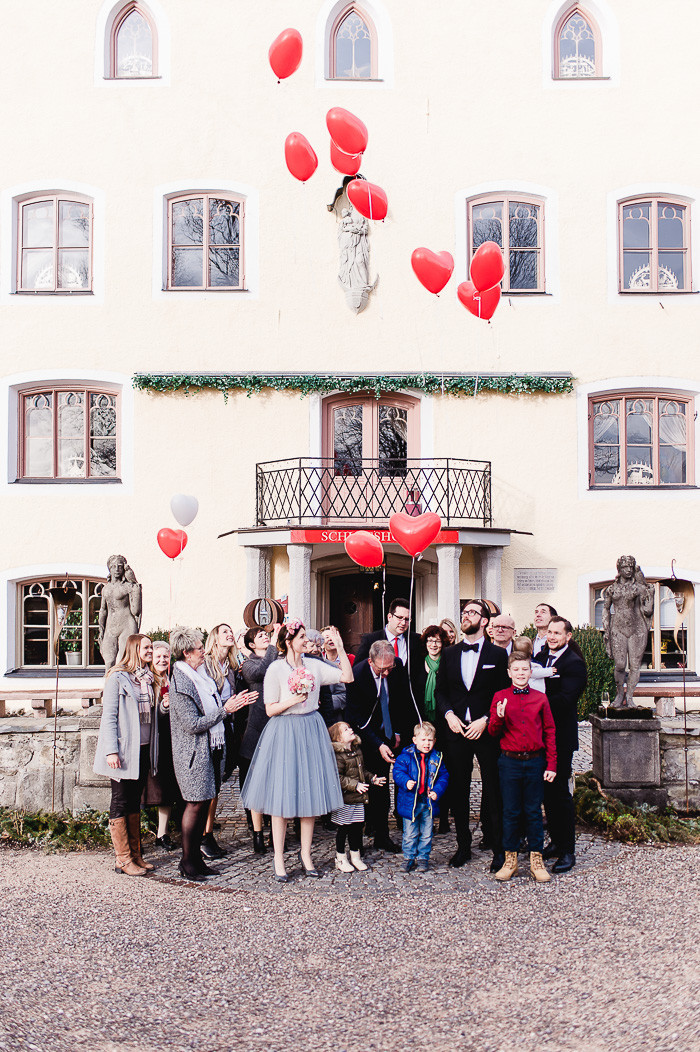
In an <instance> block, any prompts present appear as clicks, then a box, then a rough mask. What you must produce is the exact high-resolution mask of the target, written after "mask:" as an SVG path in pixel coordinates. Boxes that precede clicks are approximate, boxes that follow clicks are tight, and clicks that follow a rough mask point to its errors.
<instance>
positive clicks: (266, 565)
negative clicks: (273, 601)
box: [245, 545, 270, 603]
mask: <svg viewBox="0 0 700 1052" xmlns="http://www.w3.org/2000/svg"><path fill="white" fill-rule="evenodd" d="M245 558H246V576H245V601H246V603H249V602H250V601H251V599H264V598H265V597H266V596H269V595H270V546H269V545H265V547H262V548H258V547H255V546H254V547H250V548H248V547H246V550H245Z"/></svg>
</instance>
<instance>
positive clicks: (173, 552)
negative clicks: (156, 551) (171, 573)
mask: <svg viewBox="0 0 700 1052" xmlns="http://www.w3.org/2000/svg"><path fill="white" fill-rule="evenodd" d="M157 541H158V547H159V548H160V550H161V551H162V552H163V555H167V557H168V558H169V559H177V557H178V555H181V554H182V552H183V550H184V549H185V548H186V547H187V534H186V533H185V531H184V530H169V529H167V528H166V529H164V530H158V537H157Z"/></svg>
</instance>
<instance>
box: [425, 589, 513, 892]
mask: <svg viewBox="0 0 700 1052" xmlns="http://www.w3.org/2000/svg"><path fill="white" fill-rule="evenodd" d="M490 616H491V612H490V610H489V608H488V607H487V606H486V604H485V603H482V601H481V600H480V599H470V600H469V601H468V602H467V603H466V604H465V606H464V609H463V610H462V619H461V625H462V634H463V636H464V641H463V642H462V643H458V644H457V645H456V646H453V647H448V649H447V650H446V651H445V652H444V655H443V658H442V660H441V662H440V667H439V668H438V673H437V683H436V686H435V701H436V703H437V708H438V711H439V712H440V714H441V715H442V716H443V717H444V719H445V722H446V723H447V731H446V739H445V762H446V765H447V770H448V771H449V774H450V781H449V787H448V790H447V795H448V797H449V801H450V810H451V811H452V813H453V815H454V817H455V830H456V833H457V851H456V852H455V854H454V855H453V856H452V858H451V859H450V865H451V866H463V865H464V863H465V862H468V861H469V859H470V858H471V842H472V835H471V830H470V828H469V811H470V808H469V793H470V789H471V779H472V768H473V766H474V757H475V756H476V758H477V759H478V761H479V768H480V770H481V793H482V802H483V806H484V808H485V810H486V812H487V813H488V815H489V828H490V830H491V834H492V845H491V846H492V850H493V861H492V863H491V872H492V873H495V872H497V871H498V870H499V869H500V868H501V866H502V865H503V859H504V855H503V849H502V845H501V796H500V791H499V785H498V753H499V747H498V743H497V742H496V741H495V740H494V738H493V737H491V735H489V734H487V733H485V732H486V729H487V727H488V721H489V710H490V708H491V701H492V700H493V696H494V694H495V693H496V692H497V691H499V690H504V689H505V688H506V687H507V686H508V683H509V680H508V656H507V654H506V651H505V650H504V649H503V647H498V646H496V645H495V644H494V643H490V642H489V641H488V639H486V638H485V636H484V630H485V628H486V626H487V625H488V623H489V618H490Z"/></svg>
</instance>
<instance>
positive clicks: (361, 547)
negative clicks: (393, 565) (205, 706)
mask: <svg viewBox="0 0 700 1052" xmlns="http://www.w3.org/2000/svg"><path fill="white" fill-rule="evenodd" d="M345 551H346V552H347V553H348V555H349V556H350V558H351V559H352V560H353V562H356V563H358V565H360V566H381V565H382V563H383V562H384V548H383V547H382V542H381V541H380V540H379V538H378V537H375V535H374V534H373V533H368V532H367V530H358V531H357V533H353V534H351V535H350V536H349V537H348V538H347V540H346V541H345Z"/></svg>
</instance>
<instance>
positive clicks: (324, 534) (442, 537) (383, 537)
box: [291, 527, 459, 544]
mask: <svg viewBox="0 0 700 1052" xmlns="http://www.w3.org/2000/svg"><path fill="white" fill-rule="evenodd" d="M361 528H362V527H358V529H361ZM355 532H356V531H355V530H333V529H327V530H291V541H292V544H345V541H346V540H347V538H348V537H352V535H353V533H355ZM367 533H372V534H374V536H375V537H378V538H379V540H380V541H381V542H382V544H398V541H397V540H395V538H394V537H393V535H392V533H391V531H390V530H367ZM433 544H459V531H458V530H440V532H439V533H438V535H437V537H436V538H435V540H434V541H433Z"/></svg>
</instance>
